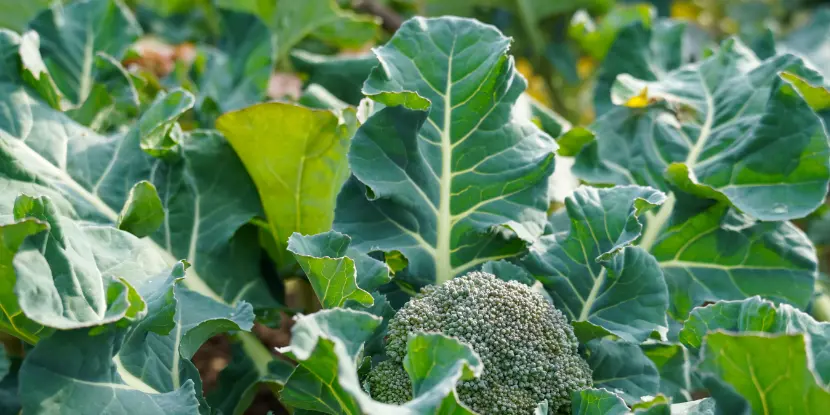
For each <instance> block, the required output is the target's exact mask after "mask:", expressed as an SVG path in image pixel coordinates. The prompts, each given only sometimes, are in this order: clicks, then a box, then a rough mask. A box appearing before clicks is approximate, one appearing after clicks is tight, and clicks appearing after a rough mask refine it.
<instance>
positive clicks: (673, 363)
mask: <svg viewBox="0 0 830 415" xmlns="http://www.w3.org/2000/svg"><path fill="white" fill-rule="evenodd" d="M640 348H641V349H642V350H643V353H645V355H646V356H647V357H648V358H649V359H650V360H651V361H652V362H653V363H654V365H655V366H656V367H657V370H658V371H659V372H660V388H659V391H660V393H662V394H664V395H666V396H668V397H669V398H671V399H673V400H674V401H677V402H683V401H686V400H689V399H690V398H691V394H690V393H689V391H690V390H691V379H690V375H691V373H690V369H691V368H690V364H689V356H688V354H689V353H688V351H687V350H686V348H685V347H683V345H680V344H675V343H657V342H653V343H646V344H642V345H640Z"/></svg>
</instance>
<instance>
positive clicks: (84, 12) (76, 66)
mask: <svg viewBox="0 0 830 415" xmlns="http://www.w3.org/2000/svg"><path fill="white" fill-rule="evenodd" d="M91 28H94V30H93V29H91ZM29 29H31V30H34V31H37V33H38V34H39V35H40V53H41V55H42V56H43V61H44V63H45V64H46V67H47V68H48V70H49V74H50V75H51V77H52V79H54V81H55V84H56V85H57V86H58V88H59V89H60V92H61V94H62V95H63V96H64V97H66V99H67V100H68V101H69V102H70V104H71V105H74V106H77V105H80V104H82V103H84V102H85V101H86V100H87V99H88V98H89V97H90V96H91V95H92V94H94V90H95V89H96V81H95V80H94V78H93V72H94V68H95V66H96V65H95V60H96V59H97V56H100V55H99V54H105V55H109V56H111V57H113V58H115V60H114V61H110V62H112V63H113V64H115V65H118V63H117V61H118V60H120V59H121V58H122V57H123V56H124V53H125V52H126V51H127V48H129V46H130V45H131V44H132V43H133V42H135V41H136V39H137V38H138V36H139V35H141V27H139V25H138V23H137V22H136V21H135V18H134V17H133V15H132V13H130V11H129V10H128V9H127V8H126V7H125V6H123V5H122V4H121V3H120V2H117V1H114V0H107V1H80V2H73V3H71V4H68V5H66V6H58V7H53V8H51V9H47V10H45V11H44V12H42V13H40V14H39V15H38V16H37V17H36V18H35V19H34V20H32V21H31V22H30V23H29ZM99 92H100V91H99Z"/></svg>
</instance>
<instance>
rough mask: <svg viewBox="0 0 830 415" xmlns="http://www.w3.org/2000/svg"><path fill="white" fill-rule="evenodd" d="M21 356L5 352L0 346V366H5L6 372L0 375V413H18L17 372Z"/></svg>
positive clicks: (18, 371)
mask: <svg viewBox="0 0 830 415" xmlns="http://www.w3.org/2000/svg"><path fill="white" fill-rule="evenodd" d="M22 360H23V359H22V358H21V357H19V356H11V355H9V354H8V353H6V348H5V347H0V366H3V367H5V369H3V371H5V372H6V373H5V374H3V375H2V377H0V413H4V414H17V413H20V393H19V387H18V383H19V380H18V374H19V373H20V365H21V364H22Z"/></svg>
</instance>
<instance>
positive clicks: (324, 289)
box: [288, 231, 390, 308]
mask: <svg viewBox="0 0 830 415" xmlns="http://www.w3.org/2000/svg"><path fill="white" fill-rule="evenodd" d="M350 242H351V239H350V238H349V237H348V236H347V235H343V234H342V233H339V232H336V231H329V232H326V233H321V234H318V235H311V236H303V235H300V234H298V233H294V234H293V235H291V237H290V238H289V239H288V251H289V252H291V253H293V254H294V257H295V258H297V262H299V263H300V266H301V267H302V268H303V271H305V274H306V276H308V279H309V282H311V286H312V288H313V289H314V293H315V294H317V298H319V299H320V304H321V305H322V306H323V308H334V307H343V306H345V305H346V302H347V301H349V300H352V301H356V302H358V303H360V304H361V305H363V306H367V307H368V306H371V305H372V304H374V300H373V299H372V295H371V294H369V292H370V291H373V290H376V289H377V288H379V287H380V286H381V285H383V284H385V283H387V282H389V280H390V277H389V269H388V268H387V267H386V264H384V263H383V262H380V261H377V260H375V259H373V258H370V257H369V256H367V255H364V254H361V253H359V252H355V251H354V250H350V249H349V243H350ZM347 255H348V256H347Z"/></svg>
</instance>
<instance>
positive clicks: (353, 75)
mask: <svg viewBox="0 0 830 415" xmlns="http://www.w3.org/2000/svg"><path fill="white" fill-rule="evenodd" d="M291 64H292V66H294V69H295V70H296V71H298V72H300V73H304V74H306V75H307V76H308V79H306V82H307V83H308V84H317V85H320V86H322V87H324V88H325V89H327V90H328V91H329V92H331V93H332V94H333V95H334V96H336V97H337V98H339V99H341V100H342V101H343V102H346V103H347V104H349V105H355V106H356V105H358V104H359V103H360V100H361V99H363V93H362V92H361V86H362V85H363V81H365V80H366V78H367V77H369V72H371V71H372V68H374V67H375V66H377V65H378V59H377V58H376V57H375V55H374V54H366V55H360V56H328V55H317V54H314V53H310V52H306V51H304V50H295V51H292V52H291Z"/></svg>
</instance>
